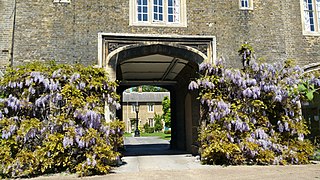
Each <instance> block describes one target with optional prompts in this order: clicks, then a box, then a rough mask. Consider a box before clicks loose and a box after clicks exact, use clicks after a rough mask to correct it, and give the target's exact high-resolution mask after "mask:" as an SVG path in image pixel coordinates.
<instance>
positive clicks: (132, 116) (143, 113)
mask: <svg viewBox="0 0 320 180" xmlns="http://www.w3.org/2000/svg"><path fill="white" fill-rule="evenodd" d="M166 96H167V97H170V93H169V92H141V93H138V92H132V93H127V92H124V93H123V101H122V114H123V115H122V120H123V121H124V122H125V125H126V132H129V133H131V132H134V130H135V129H136V110H135V104H136V103H137V104H138V105H139V112H138V118H139V126H140V127H143V125H144V124H145V123H148V124H149V126H150V127H154V124H155V119H154V116H155V114H158V115H162V114H163V112H162V100H163V99H164V97H166Z"/></svg>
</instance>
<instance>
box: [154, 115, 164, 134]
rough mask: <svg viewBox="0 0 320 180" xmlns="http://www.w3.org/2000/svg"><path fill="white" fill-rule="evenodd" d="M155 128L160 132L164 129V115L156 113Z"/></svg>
mask: <svg viewBox="0 0 320 180" xmlns="http://www.w3.org/2000/svg"><path fill="white" fill-rule="evenodd" d="M154 120H155V123H154V130H155V131H156V132H160V131H162V129H163V124H162V117H161V116H160V115H159V114H156V113H155V114H154Z"/></svg>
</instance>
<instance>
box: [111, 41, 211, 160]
mask: <svg viewBox="0 0 320 180" xmlns="http://www.w3.org/2000/svg"><path fill="white" fill-rule="evenodd" d="M205 60H206V58H205V57H204V56H203V54H199V53H197V52H196V51H193V50H192V49H188V48H180V47H177V46H170V45H163V44H152V45H145V46H138V47H137V46H134V47H132V48H124V49H123V50H121V51H118V52H117V53H113V56H112V57H110V60H109V62H108V65H109V67H112V68H113V69H114V71H115V77H116V80H118V81H119V82H120V86H119V87H118V89H117V91H118V94H121V95H122V97H121V101H122V102H121V103H124V96H123V92H125V90H126V89H128V88H131V87H135V86H141V85H152V86H158V87H161V88H165V89H167V90H168V91H169V92H170V100H171V105H170V106H171V141H170V147H171V149H176V150H183V151H187V152H190V153H193V154H196V153H197V149H196V148H194V147H196V145H197V141H196V140H197V134H198V133H197V129H198V126H199V119H200V118H199V117H200V103H199V102H198V100H197V93H196V92H192V93H191V92H189V91H188V84H189V82H190V80H191V79H194V78H196V77H198V69H199V64H200V63H202V62H203V61H205ZM124 111H125V110H124V109H123V108H122V109H121V110H120V111H118V112H117V117H118V118H119V119H122V120H124V119H123V118H124V115H123V112H124ZM141 123H143V122H142V121H141ZM127 130H128V131H129V130H132V129H127Z"/></svg>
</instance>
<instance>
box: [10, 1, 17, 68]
mask: <svg viewBox="0 0 320 180" xmlns="http://www.w3.org/2000/svg"><path fill="white" fill-rule="evenodd" d="M16 9H17V1H16V0H14V7H13V23H12V39H11V52H10V56H11V57H10V61H11V62H10V66H11V67H12V66H13V48H14V32H15V29H16V14H17V13H16Z"/></svg>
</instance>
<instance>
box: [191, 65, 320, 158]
mask: <svg viewBox="0 0 320 180" xmlns="http://www.w3.org/2000/svg"><path fill="white" fill-rule="evenodd" d="M200 73H201V77H200V78H199V79H196V80H195V81H192V82H191V83H190V84H189V89H190V90H198V91H199V93H200V103H201V106H202V120H203V122H205V123H204V124H205V125H204V126H203V127H202V130H201V133H200V138H199V139H200V143H201V147H200V150H201V155H202V161H203V162H204V163H208V164H303V163H307V162H308V158H309V156H310V155H311V154H312V153H313V146H312V144H311V143H310V142H309V141H308V140H306V139H305V138H304V137H305V135H306V134H308V129H307V127H306V125H305V122H304V120H303V118H302V115H301V101H302V100H306V99H307V97H306V94H308V93H310V92H304V91H301V88H300V87H301V86H303V87H306V88H305V91H308V87H310V86H311V87H314V86H320V80H319V79H317V78H315V77H314V76H304V75H303V70H302V69H301V68H300V67H299V66H294V65H293V63H292V61H286V62H284V63H274V64H267V63H257V62H255V61H254V60H251V63H250V65H248V66H246V68H245V69H244V70H239V69H228V68H224V67H223V66H222V61H219V62H218V63H217V64H216V65H212V64H208V63H203V64H201V65H200ZM307 85H308V86H307Z"/></svg>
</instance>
